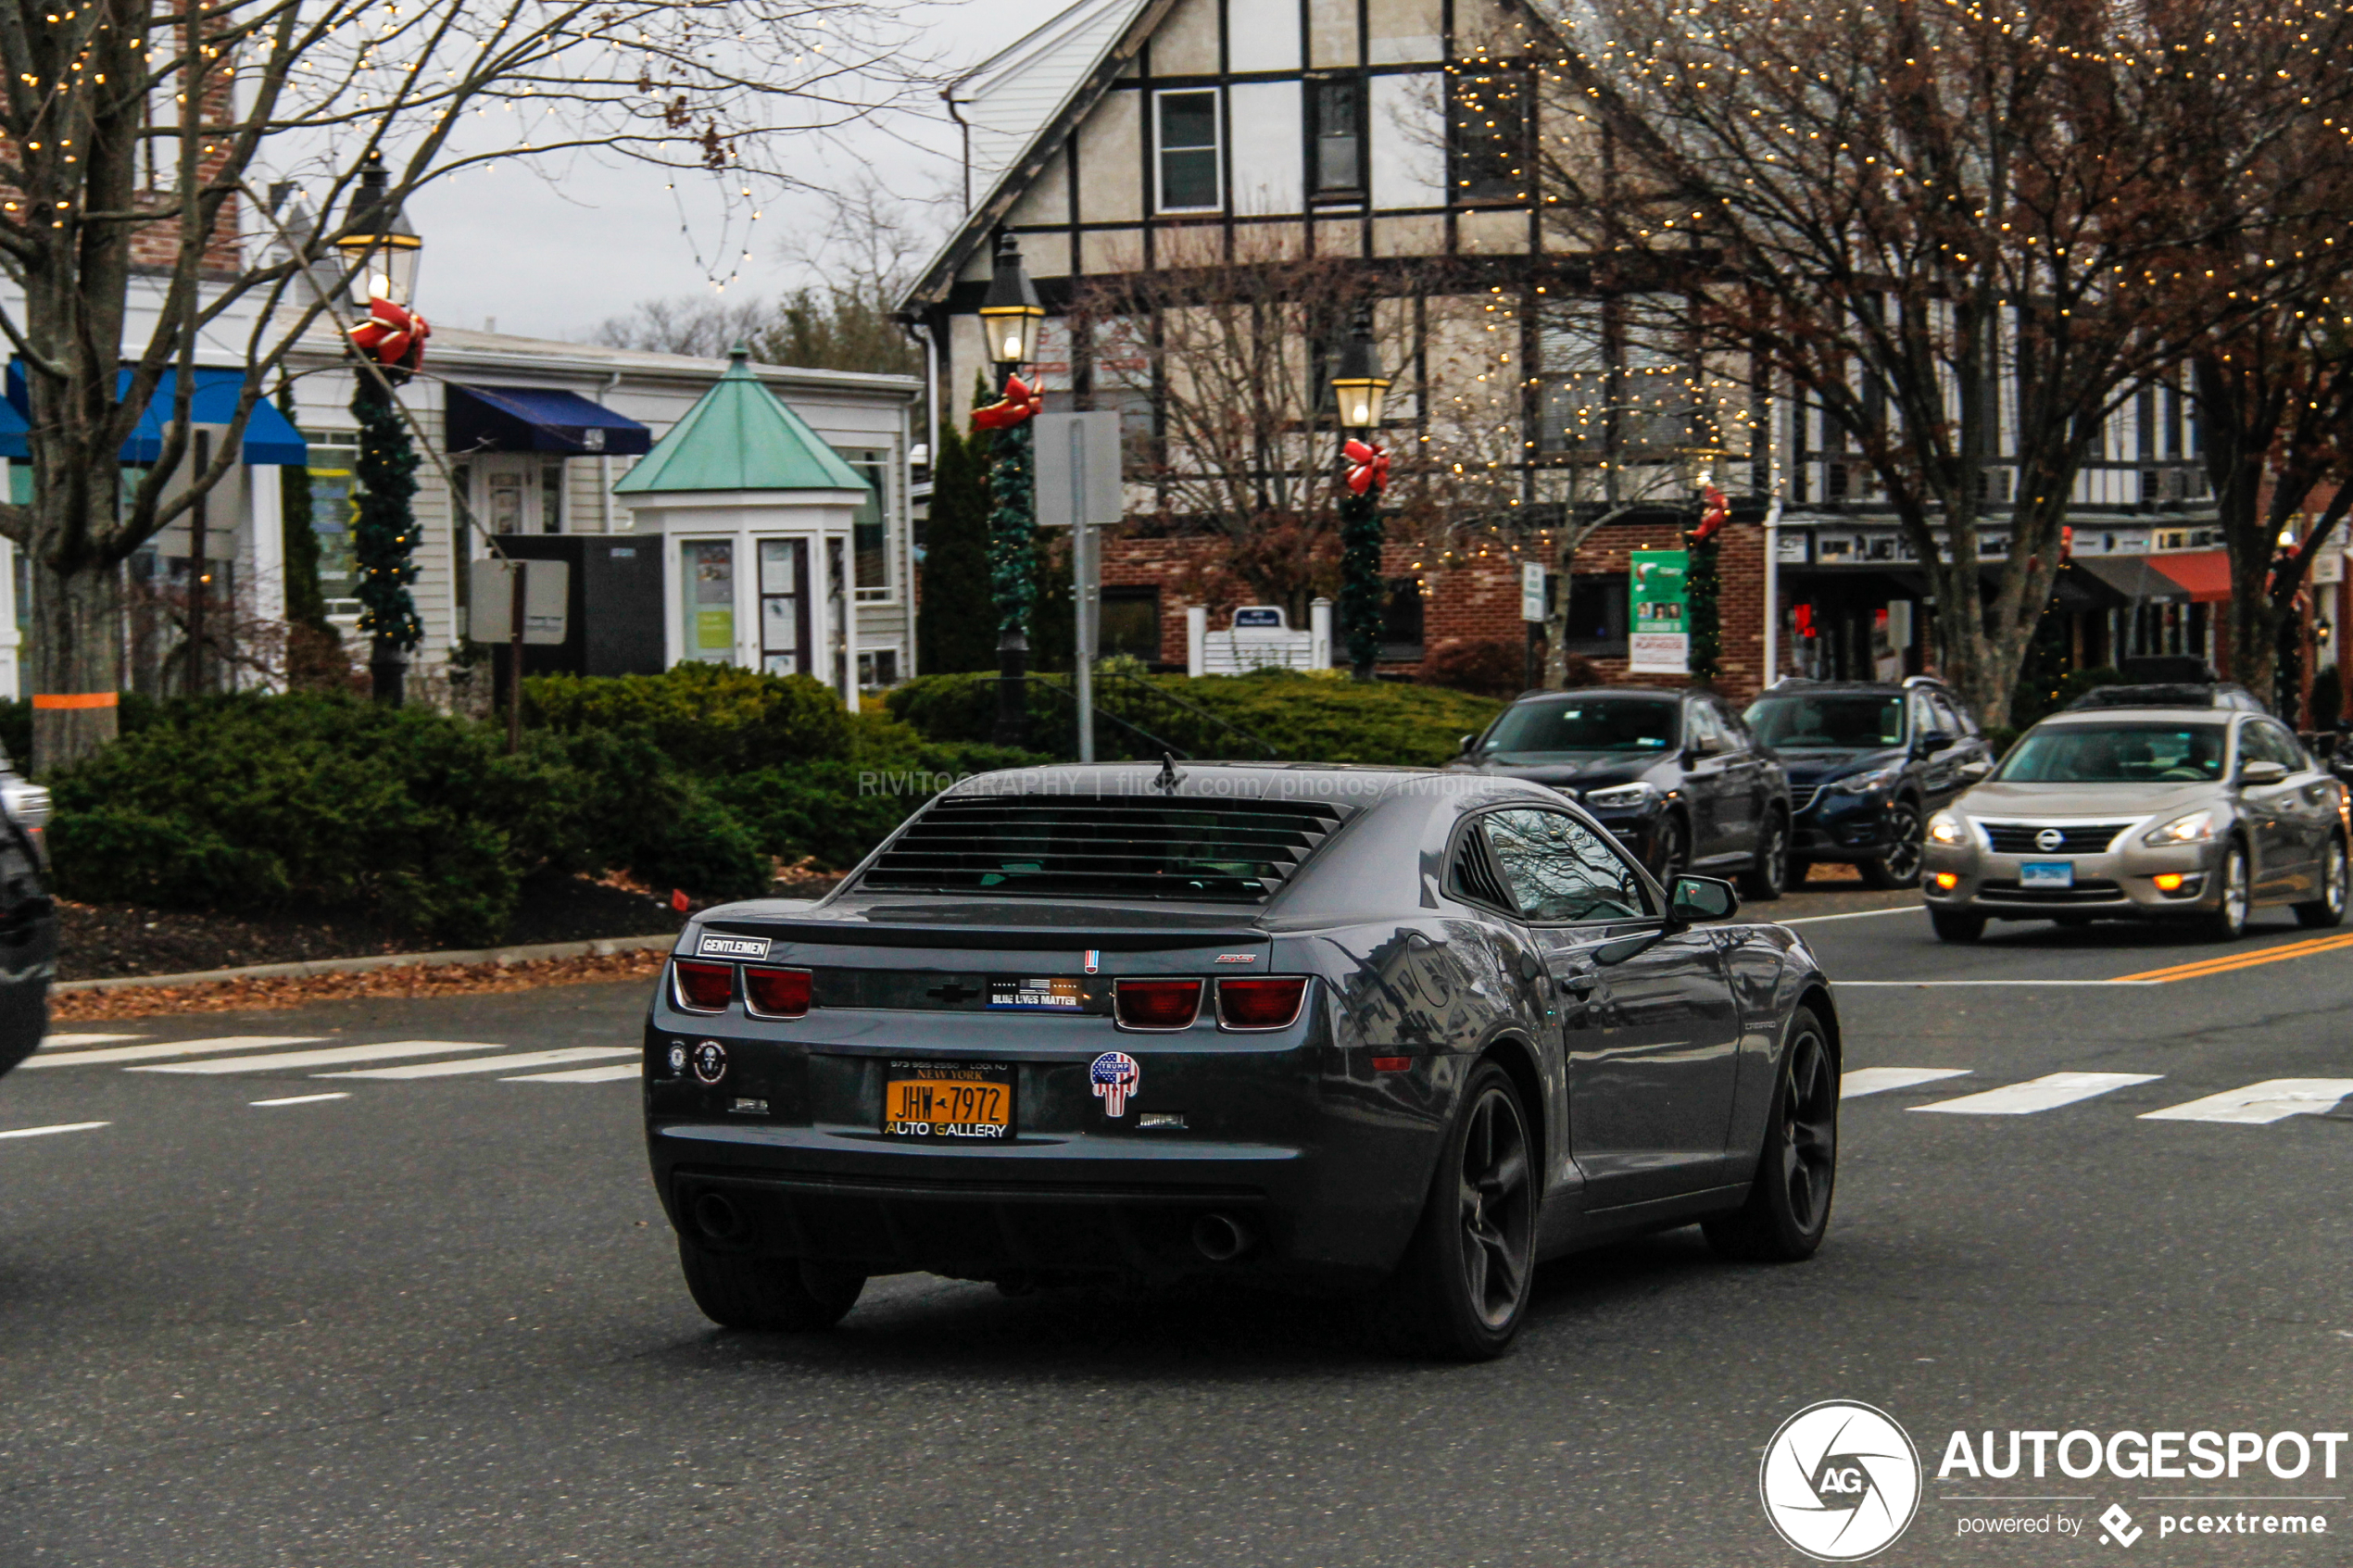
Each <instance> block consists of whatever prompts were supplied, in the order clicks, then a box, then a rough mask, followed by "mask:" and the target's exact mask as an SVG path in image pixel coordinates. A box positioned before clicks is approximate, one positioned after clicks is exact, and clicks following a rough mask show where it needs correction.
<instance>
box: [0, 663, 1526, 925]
mask: <svg viewBox="0 0 2353 1568" xmlns="http://www.w3.org/2000/svg"><path fill="white" fill-rule="evenodd" d="M1151 684H1152V685H1153V686H1154V687H1156V688H1160V689H1161V690H1163V691H1164V692H1166V693H1169V694H1172V695H1173V696H1176V697H1180V698H1182V699H1183V703H1182V704H1179V703H1177V702H1171V701H1167V700H1164V699H1162V698H1157V697H1151V698H1148V697H1144V696H1142V695H1141V694H1140V693H1139V692H1137V691H1135V690H1132V689H1131V690H1127V691H1124V692H1120V693H1118V694H1116V695H1113V696H1111V697H1110V702H1109V703H1107V706H1110V705H1111V704H1116V705H1118V706H1119V707H1121V708H1124V709H1128V710H1131V711H1134V712H1136V713H1137V714H1138V715H1139V721H1146V722H1149V723H1150V724H1151V725H1152V726H1153V729H1154V733H1155V734H1159V735H1162V736H1164V738H1165V739H1167V740H1168V741H1169V742H1171V743H1173V744H1175V745H1176V746H1181V747H1182V748H1183V749H1185V750H1187V751H1189V752H1190V753H1192V754H1193V755H1195V756H1201V757H1215V756H1235V755H1249V754H1251V748H1249V747H1247V746H1238V745H1237V744H1235V743H1236V739H1237V736H1236V734H1235V732H1233V731H1230V730H1227V729H1225V728H1224V727H1223V726H1222V725H1221V724H1219V723H1218V722H1216V721H1214V720H1213V719H1211V718H1209V717H1207V716H1206V715H1215V716H1216V719H1218V720H1223V721H1225V722H1226V723H1227V724H1233V725H1239V726H1241V727H1242V728H1243V729H1247V730H1250V731H1253V732H1255V733H1256V734H1260V735H1263V736H1265V737H1266V738H1267V739H1268V740H1270V741H1273V742H1275V743H1276V745H1277V748H1278V749H1279V751H1280V753H1281V754H1282V755H1283V756H1285V757H1289V758H1295V759H1316V760H1326V761H1334V762H1390V763H1396V762H1417V763H1434V762H1441V761H1443V760H1445V759H1446V758H1447V757H1449V756H1451V755H1452V754H1453V749H1454V746H1455V742H1456V740H1457V738H1458V737H1459V736H1460V735H1461V734H1464V733H1466V732H1468V731H1472V730H1476V729H1478V728H1479V727H1480V726H1481V725H1482V724H1484V723H1485V722H1486V721H1487V719H1488V718H1489V717H1490V716H1491V715H1492V714H1493V712H1494V711H1495V709H1496V706H1497V705H1496V704H1495V703H1493V702H1491V701H1488V700H1486V699H1483V698H1478V697H1471V696H1464V695H1462V694H1460V693H1455V692H1446V691H1439V690H1433V689H1431V688H1428V687H1409V686H1390V685H1380V686H1371V687H1365V686H1353V685H1350V684H1347V683H1345V682H1335V681H1324V680H1309V679H1305V678H1301V677H1291V678H1288V679H1286V678H1279V677H1269V676H1251V677H1241V678H1233V679H1211V680H1202V681H1187V680H1184V679H1182V678H1180V677H1157V678H1154V680H1153V681H1152V683H1151ZM523 695H524V709H525V716H526V719H527V721H528V722H527V725H526V728H525V731H524V735H523V744H522V748H521V749H520V750H519V751H518V752H516V753H515V754H513V755H509V754H508V752H507V749H506V736H505V732H504V727H503V726H502V725H499V724H496V723H479V722H475V721H470V720H464V719H453V718H449V717H447V716H445V715H442V714H438V713H434V712H431V711H428V710H424V709H385V708H381V707H377V706H375V705H373V704H371V703H367V702H362V701H358V700H355V699H352V698H349V697H345V696H326V695H316V694H303V695H295V696H258V695H243V696H221V697H208V698H203V699H198V700H194V701H173V702H165V703H153V702H143V701H127V702H126V703H125V704H124V706H123V708H122V709H121V713H120V718H121V730H122V734H121V738H120V740H118V741H117V742H116V743H115V744H114V745H113V746H109V747H107V749H106V750H105V751H104V752H102V753H100V754H99V755H98V756H97V757H95V758H94V759H91V760H90V761H88V762H86V763H83V764H82V765H81V766H80V767H77V768H75V769H72V770H71V771H68V772H65V773H63V774H61V775H59V776H57V777H56V778H53V779H51V780H50V781H49V783H50V784H51V786H52V788H53V789H54V791H55V795H56V804H57V815H56V817H55V820H54V822H53V825H52V828H51V833H50V844H51V847H52V849H53V851H54V853H55V858H56V864H57V885H58V890H59V891H60V892H61V893H62V894H64V895H65V896H66V897H69V898H76V899H81V900H84V901H88V902H94V903H112V902H132V903H144V904H155V905H162V906H170V907H182V908H195V909H223V910H240V911H244V910H258V909H273V908H287V907H294V908H308V909H335V910H345V909H359V910H369V911H372V912H375V913H377V914H380V915H383V916H384V917H387V918H389V919H393V920H396V921H400V922H406V923H408V924H409V925H411V926H413V927H415V928H416V929H417V930H419V931H420V932H422V933H424V934H426V935H430V936H432V937H433V938H434V939H436V940H439V941H444V942H448V943H452V944H458V945H464V946H475V945H487V944H491V943H495V942H497V940H498V939H499V938H500V936H501V935H503V934H504V932H505V930H506V926H507V922H508V921H509V919H510V917H511V916H512V914H513V912H514V909H515V906H516V902H517V900H518V898H519V897H520V894H521V889H522V883H523V880H524V878H526V877H528V876H530V875H532V874H533V873H535V872H541V871H554V872H603V871H626V872H631V873H633V874H635V875H636V876H638V877H640V878H642V879H643V880H645V881H646V882H648V883H649V884H652V885H654V886H656V887H681V888H685V889H686V890H687V891H688V892H690V893H691V894H693V895H695V896H696V897H706V898H727V897H746V896H749V895H752V894H757V893H759V892H761V891H762V890H764V889H765V888H766V887H767V886H768V884H769V882H770V879H771V876H772V874H773V871H774V863H775V862H776V861H777V860H779V859H782V860H784V861H786V862H792V861H797V860H799V859H802V858H804V857H808V858H813V859H814V860H815V861H816V862H817V863H818V864H820V865H823V866H830V867H846V866H849V865H851V864H853V863H855V862H856V861H857V860H858V859H860V858H861V857H862V856H863V855H864V854H865V852H866V851H867V850H868V849H869V848H871V847H873V846H874V845H875V843H877V842H878V841H880V840H881V839H882V838H883V837H884V836H885V835H886V834H888V833H889V832H890V831H891V830H892V829H893V828H895V827H897V826H898V825H899V823H900V822H902V821H904V820H905V818H906V817H907V815H908V814H909V813H910V812H911V811H912V810H913V809H915V808H916V807H917V806H919V805H920V804H922V802H923V801H924V800H925V798H927V797H928V796H929V793H930V791H931V790H932V789H934V788H936V787H937V786H938V785H939V784H941V783H943V782H944V781H946V780H948V779H951V778H954V777H957V776H960V775H963V774H966V773H973V772H982V771H988V770H990V769H993V768H1003V767H1017V766H1022V765H1025V764H1027V763H1031V762H1036V761H1040V760H1043V758H1041V757H1038V756H1036V755H1033V754H1030V753H1026V752H1020V751H1011V750H1007V749H1005V748H1002V747H999V746H991V745H989V744H988V733H989V730H990V728H991V726H992V724H993V721H994V715H995V702H996V689H995V685H994V684H993V682H991V681H989V680H988V678H986V677H980V676H958V675H948V676H935V677H928V678H926V679H925V680H921V681H916V682H913V683H911V684H909V685H907V686H905V687H902V688H900V689H899V690H898V691H895V692H893V693H892V694H891V696H890V699H889V709H888V711H887V712H875V711H869V712H865V713H861V714H856V715H852V714H850V713H848V712H846V711H844V709H842V707H841V704H840V702H839V701H838V700H837V698H836V697H835V696H834V695H833V693H832V692H831V691H829V690H828V689H827V688H825V687H824V686H823V685H821V684H818V683H817V682H815V681H812V680H809V679H807V678H805V677H800V676H793V677H785V678H778V677H774V676H769V675H763V674H759V673H756V672H753V671H738V670H729V669H722V668H717V667H712V666H701V665H695V666H684V667H681V668H680V669H677V670H673V671H670V672H669V673H667V674H664V675H659V676H629V677H623V678H620V679H611V680H585V679H582V678H579V677H574V676H552V677H546V678H537V679H533V680H531V681H528V682H526V683H525V684H524V687H523ZM1032 696H1033V698H1034V699H1035V701H1036V703H1037V708H1036V710H1035V711H1036V721H1037V722H1038V724H1039V726H1040V728H1039V730H1038V732H1037V733H1038V734H1039V735H1041V736H1042V735H1045V734H1051V733H1052V732H1051V731H1049V730H1047V729H1046V728H1044V726H1046V725H1048V724H1051V723H1056V722H1059V723H1061V724H1063V725H1064V726H1067V724H1068V723H1069V715H1070V710H1069V708H1068V705H1067V702H1066V701H1063V703H1062V705H1061V706H1060V708H1059V709H1057V708H1056V706H1055V704H1056V701H1057V699H1056V698H1054V697H1053V696H1052V694H1051V693H1048V692H1046V691H1045V690H1043V688H1042V684H1041V686H1040V687H1039V689H1038V690H1035V691H1033V693H1032ZM29 731H30V723H29V715H28V714H27V713H26V711H25V709H24V708H23V706H22V705H20V704H7V705H5V706H0V744H5V745H6V746H8V747H9V749H10V751H11V754H12V755H14V756H17V757H22V756H24V755H25V752H26V749H27V747H28V746H29V743H30V739H31V736H30V733H29Z"/></svg>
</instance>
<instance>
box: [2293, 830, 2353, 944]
mask: <svg viewBox="0 0 2353 1568" xmlns="http://www.w3.org/2000/svg"><path fill="white" fill-rule="evenodd" d="M2346 881H2347V874H2346V863H2345V840H2343V839H2341V838H2331V839H2330V840H2329V847H2328V848H2327V849H2326V850H2325V851H2323V852H2322V856H2321V896H2320V897H2317V898H2315V899H2313V900H2312V901H2311V902H2310V903H2309V904H2298V905H2296V906H2295V908H2296V924H2298V925H2300V926H2304V927H2306V928H2307V929H2313V930H2326V929H2327V928H2328V927H2330V926H2333V925H2343V924H2344V923H2345V892H2346Z"/></svg>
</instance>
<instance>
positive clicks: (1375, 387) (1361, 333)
mask: <svg viewBox="0 0 2353 1568" xmlns="http://www.w3.org/2000/svg"><path fill="white" fill-rule="evenodd" d="M1388 393H1389V378H1388V377H1387V376H1385V375H1383V374H1381V372H1380V359H1379V357H1378V354H1377V353H1376V351H1375V349H1374V346H1373V307H1371V306H1370V305H1359V306H1358V307H1356V319H1355V320H1354V321H1353V323H1352V324H1351V326H1350V329H1349V333H1348V341H1347V342H1346V343H1344V344H1342V345H1340V363H1339V365H1338V366H1337V367H1336V368H1335V370H1334V371H1333V374H1332V396H1333V399H1334V401H1335V402H1336V403H1337V404H1338V405H1339V409H1340V429H1341V431H1342V432H1343V433H1344V438H1343V440H1342V442H1341V445H1340V455H1341V456H1342V457H1343V458H1346V459H1347V465H1348V467H1347V479H1346V488H1345V489H1343V490H1342V492H1341V494H1340V632H1341V635H1342V636H1343V637H1344V638H1345V639H1346V641H1347V643H1348V662H1349V666H1350V668H1351V670H1352V671H1353V672H1354V674H1355V677H1356V679H1358V680H1360V681H1369V680H1371V679H1372V678H1373V665H1374V662H1375V661H1376V660H1377V659H1378V658H1379V657H1380V633H1381V621H1382V619H1383V618H1384V615H1385V613H1386V611H1387V608H1388V603H1387V600H1388V595H1387V593H1386V591H1385V587H1384V584H1383V583H1382V579H1381V571H1380V554H1381V532H1382V530H1381V519H1380V493H1381V489H1382V487H1383V486H1384V485H1386V484H1387V483H1389V454H1388V453H1387V452H1385V451H1383V450H1382V449H1381V448H1380V446H1379V445H1378V444H1377V443H1376V442H1375V441H1374V439H1373V438H1374V436H1375V435H1377V434H1378V433H1379V430H1380V420H1381V404H1382V401H1383V399H1384V398H1385V397H1386V396H1387V395H1388Z"/></svg>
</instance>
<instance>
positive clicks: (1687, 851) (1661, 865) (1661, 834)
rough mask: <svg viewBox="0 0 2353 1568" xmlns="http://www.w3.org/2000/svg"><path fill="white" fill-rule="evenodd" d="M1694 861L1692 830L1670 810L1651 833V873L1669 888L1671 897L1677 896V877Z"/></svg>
mask: <svg viewBox="0 0 2353 1568" xmlns="http://www.w3.org/2000/svg"><path fill="white" fill-rule="evenodd" d="M1691 863H1692V830H1691V828H1690V827H1689V826H1688V825H1687V824H1686V823H1685V822H1684V821H1683V819H1682V818H1681V817H1680V816H1678V815H1676V814H1675V813H1674V812H1672V811H1669V812H1667V813H1666V814H1665V815H1663V816H1661V817H1660V818H1659V819H1658V826H1657V828H1656V829H1655V830H1654V831H1653V833H1652V835H1651V868H1650V870H1651V875H1653V876H1655V877H1656V878H1657V879H1658V884H1659V885H1660V886H1661V887H1664V888H1665V889H1667V897H1669V898H1672V897H1675V879H1676V878H1677V877H1680V876H1681V875H1682V874H1683V868H1684V867H1685V866H1688V865H1690V864H1691Z"/></svg>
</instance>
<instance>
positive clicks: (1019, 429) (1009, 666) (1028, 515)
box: [980, 234, 1046, 746]
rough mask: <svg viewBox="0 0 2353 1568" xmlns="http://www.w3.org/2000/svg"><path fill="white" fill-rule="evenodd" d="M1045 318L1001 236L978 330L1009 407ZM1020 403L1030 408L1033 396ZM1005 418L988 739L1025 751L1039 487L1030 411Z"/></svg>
mask: <svg viewBox="0 0 2353 1568" xmlns="http://www.w3.org/2000/svg"><path fill="white" fill-rule="evenodd" d="M1045 320H1046V307H1044V306H1043V305H1041V304H1039V303H1038V290H1037V288H1036V286H1035V285H1033V284H1032V283H1031V282H1030V281H1029V274H1028V273H1027V272H1026V271H1025V270H1023V269H1022V264H1021V246H1020V245H1018V244H1016V243H1015V242H1014V240H1013V236H1012V235H1011V234H1000V235H999V236H998V237H997V265H996V270H995V272H994V274H993V275H992V276H991V277H990V278H989V280H988V296H987V297H986V298H985V299H983V300H982V301H981V306H980V326H981V331H982V332H985V333H986V334H988V358H990V359H991V360H993V361H994V362H995V363H996V366H997V385H998V390H999V391H1000V394H1005V395H1007V401H1008V402H1011V401H1013V393H1016V392H1020V391H1021V390H1022V389H1021V388H1020V387H1019V383H1018V381H1017V379H1016V377H1015V375H1014V372H1015V371H1016V370H1019V369H1020V368H1021V367H1022V366H1024V365H1026V364H1028V363H1030V362H1032V361H1034V360H1035V359H1036V358H1038V328H1039V327H1040V326H1041V325H1043V324H1044V322H1045ZM1022 400H1023V401H1024V402H1026V403H1028V404H1029V405H1030V406H1031V408H1034V406H1035V398H1034V396H1025V397H1024V398H1023V399H1022ZM1001 407H1003V405H1000V408H1001ZM1007 417H1008V420H1010V422H1007V423H1003V424H1000V425H998V426H997V427H996V429H995V436H994V441H995V445H994V448H993V453H992V456H991V459H990V462H989V469H988V489H989V495H990V498H991V502H992V508H991V510H990V513H989V518H988V586H989V594H990V597H991V598H992V599H993V600H994V602H995V604H996V607H997V724H996V729H995V731H994V733H993V734H992V737H991V738H993V739H994V740H995V741H996V743H997V744H998V745H1000V746H1023V745H1026V744H1027V742H1028V738H1029V693H1028V674H1029V611H1030V603H1031V601H1032V599H1033V598H1034V597H1035V596H1036V594H1037V574H1036V561H1035V559H1034V558H1033V555H1032V549H1033V535H1034V533H1035V532H1036V529H1037V521H1038V520H1037V503H1036V496H1035V495H1034V492H1033V486H1034V484H1035V483H1036V481H1035V477H1034V471H1033V470H1032V468H1031V466H1030V428H1029V422H1028V417H1027V412H1026V411H1024V410H1021V409H1008V410H1007Z"/></svg>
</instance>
